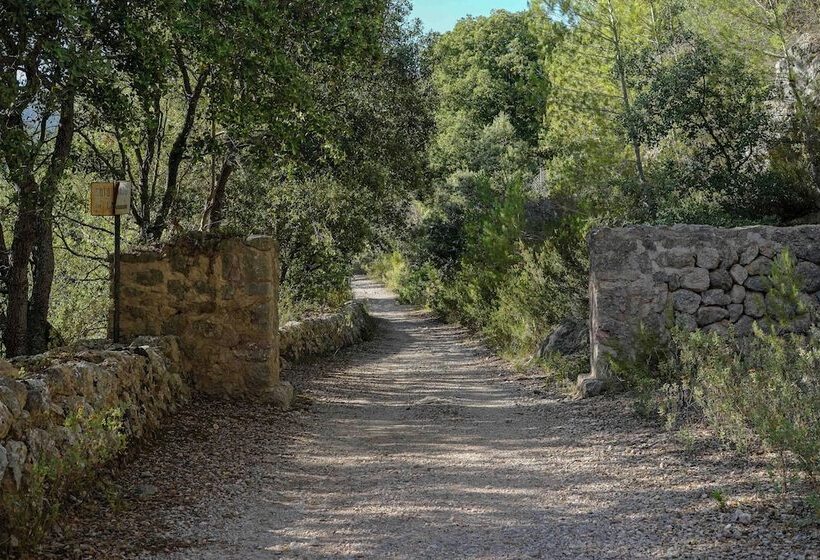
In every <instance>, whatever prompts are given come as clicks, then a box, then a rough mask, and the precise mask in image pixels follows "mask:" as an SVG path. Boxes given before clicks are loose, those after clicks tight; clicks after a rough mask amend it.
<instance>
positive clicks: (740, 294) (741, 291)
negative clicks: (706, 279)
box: [729, 286, 746, 303]
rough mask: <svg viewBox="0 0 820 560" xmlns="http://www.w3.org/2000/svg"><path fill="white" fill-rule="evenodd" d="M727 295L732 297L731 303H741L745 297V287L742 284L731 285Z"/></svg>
mask: <svg viewBox="0 0 820 560" xmlns="http://www.w3.org/2000/svg"><path fill="white" fill-rule="evenodd" d="M729 297H730V298H731V299H732V303H743V300H744V299H746V288H744V287H743V286H732V291H731V292H729Z"/></svg>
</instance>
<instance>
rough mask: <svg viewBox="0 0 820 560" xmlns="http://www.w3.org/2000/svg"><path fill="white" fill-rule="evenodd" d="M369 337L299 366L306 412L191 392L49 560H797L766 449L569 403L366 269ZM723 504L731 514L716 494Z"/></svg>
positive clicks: (79, 510) (805, 547)
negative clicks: (410, 303) (748, 452)
mask: <svg viewBox="0 0 820 560" xmlns="http://www.w3.org/2000/svg"><path fill="white" fill-rule="evenodd" d="M354 287H355V289H356V291H357V295H358V296H359V297H362V298H366V299H368V300H369V304H370V309H371V312H372V313H373V314H374V315H375V316H376V317H377V318H378V319H379V334H378V335H377V337H376V338H375V339H374V340H373V341H370V342H367V343H364V344H362V345H359V346H358V347H355V348H351V349H348V350H344V351H341V352H339V353H338V354H337V355H336V356H333V357H331V358H325V359H323V360H316V361H314V362H311V363H307V364H303V365H299V366H295V367H294V368H293V369H292V370H291V371H289V372H287V373H286V375H285V377H286V378H288V379H289V380H290V381H291V382H293V383H294V384H295V385H296V386H297V388H298V389H299V391H300V396H299V401H298V403H297V406H296V408H295V410H293V411H290V412H288V413H281V412H277V411H275V410H274V409H272V408H270V407H269V406H265V405H258V404H247V403H230V402H221V401H210V400H197V401H195V402H194V404H193V405H192V406H191V407H189V408H188V409H186V410H185V411H183V412H181V413H179V414H177V416H175V417H174V418H173V419H171V420H170V421H169V423H168V426H167V428H166V429H165V430H164V431H163V433H162V434H160V436H159V437H158V439H157V440H156V441H155V442H153V443H151V444H150V445H149V444H146V445H144V446H143V448H142V449H140V452H139V453H137V454H136V456H135V457H134V458H133V459H132V460H131V461H130V462H128V463H127V464H125V465H123V466H122V467H120V468H119V469H118V470H117V472H116V476H115V477H114V480H115V482H114V483H112V484H111V485H109V486H108V488H107V490H106V491H105V492H97V494H95V496H92V497H89V498H87V499H85V500H84V501H82V502H81V503H79V504H77V505H76V506H75V507H73V508H72V509H71V511H69V512H68V514H67V515H66V516H65V518H64V520H63V521H62V523H61V525H60V526H59V527H58V528H57V529H56V530H55V533H54V534H53V535H52V536H51V537H50V538H49V540H48V542H47V543H46V544H45V545H44V546H43V547H42V549H41V550H40V551H39V552H38V553H37V554H36V555H35V556H34V557H37V558H66V559H75V558H101V559H106V560H109V559H112V560H113V559H117V558H128V559H141V560H149V559H162V560H189V559H190V560H193V559H197V560H210V559H213V560H216V559H220V560H223V559H243V560H245V559H271V558H306V559H314V558H333V559H335V558H378V559H381V558H408V559H409V558H413V559H415V558H431V559H432V558H435V559H439V558H475V559H504V558H516V559H518V558H556V559H560V558H567V559H575V558H595V559H608V558H710V559H712V558H784V559H791V558H800V559H809V560H816V559H817V557H818V550H820V529H818V525H817V523H816V521H811V520H810V518H809V517H808V514H807V512H806V511H805V509H804V508H803V507H802V506H800V505H799V504H798V503H796V502H792V501H789V500H784V499H781V498H780V497H779V495H778V494H777V493H776V492H775V488H774V484H773V482H772V480H771V479H770V477H769V476H768V475H767V465H768V462H767V461H768V457H764V456H758V457H754V458H753V460H751V461H749V460H740V459H738V458H736V457H734V456H733V455H732V454H730V453H729V452H727V451H726V450H724V449H722V448H720V447H719V446H717V445H715V444H714V443H712V439H711V438H709V437H707V435H705V434H700V433H699V432H697V431H693V432H692V434H691V437H689V438H688V439H687V441H686V442H681V441H680V438H675V437H674V436H673V435H670V434H668V433H666V432H664V431H663V430H661V429H660V428H659V427H657V426H655V425H653V424H649V423H646V422H644V421H642V420H640V419H639V418H637V417H636V416H635V415H634V414H633V413H632V412H631V407H630V405H629V401H628V400H627V399H626V398H622V397H602V398H595V399H589V400H585V401H574V400H571V399H567V398H565V397H563V396H562V395H560V394H557V393H555V394H553V393H550V392H549V391H546V390H544V383H543V379H539V377H538V374H537V373H533V372H525V373H522V372H516V371H514V370H512V369H511V368H510V367H509V366H508V365H507V364H506V363H504V362H502V361H501V360H499V359H498V358H496V357H495V356H493V355H492V354H491V353H490V352H489V351H487V350H486V349H485V348H484V347H483V346H482V345H481V344H480V343H479V342H477V341H475V340H473V339H472V338H470V336H469V335H468V334H467V333H466V332H465V331H463V330H462V329H460V328H458V327H456V326H453V325H445V324H442V323H441V322H439V321H437V320H435V319H434V318H432V317H431V316H429V315H428V314H426V313H424V312H421V311H418V310H415V309H413V308H411V307H407V306H400V305H398V304H397V303H396V302H395V300H394V299H393V297H392V295H391V294H390V293H388V292H387V291H386V290H384V289H382V288H381V287H379V286H378V285H376V284H374V283H372V282H369V281H367V280H365V279H363V278H357V279H356V280H355V283H354ZM715 491H719V492H720V493H721V495H722V496H725V500H726V504H725V506H724V507H723V508H722V509H721V508H720V507H718V503H717V501H716V500H715V499H713V498H712V497H710V496H711V495H713V493H714V492H715Z"/></svg>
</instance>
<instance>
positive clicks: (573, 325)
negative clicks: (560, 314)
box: [538, 318, 589, 358]
mask: <svg viewBox="0 0 820 560" xmlns="http://www.w3.org/2000/svg"><path fill="white" fill-rule="evenodd" d="M588 347H589V325H588V324H587V322H586V321H584V320H581V319H576V318H569V319H567V320H565V321H563V322H562V323H561V324H560V325H558V327H557V328H556V329H555V330H554V331H553V332H552V334H551V335H550V336H549V338H547V340H545V341H544V342H542V343H541V346H540V347H539V348H538V357H539V358H545V357H547V356H549V355H550V354H554V353H557V354H560V355H562V356H572V355H575V354H578V353H579V352H582V351H584V350H585V349H586V348H588Z"/></svg>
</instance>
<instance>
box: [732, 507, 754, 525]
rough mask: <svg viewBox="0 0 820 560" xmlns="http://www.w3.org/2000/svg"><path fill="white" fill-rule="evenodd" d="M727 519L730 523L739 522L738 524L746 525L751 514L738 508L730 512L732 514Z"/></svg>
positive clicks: (750, 520)
mask: <svg viewBox="0 0 820 560" xmlns="http://www.w3.org/2000/svg"><path fill="white" fill-rule="evenodd" d="M729 521H730V522H731V523H739V524H740V525H748V524H749V523H751V522H752V514H751V513H749V512H746V511H743V510H742V509H740V508H738V509H736V510H735V511H734V512H732V516H731V518H729Z"/></svg>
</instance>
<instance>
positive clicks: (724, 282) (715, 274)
mask: <svg viewBox="0 0 820 560" xmlns="http://www.w3.org/2000/svg"><path fill="white" fill-rule="evenodd" d="M733 284H734V279H733V278H732V275H731V274H729V272H728V271H727V270H723V269H719V270H713V271H712V272H710V273H709V287H710V288H713V289H717V290H723V291H725V292H728V291H729V290H731V289H732V285H733Z"/></svg>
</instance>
